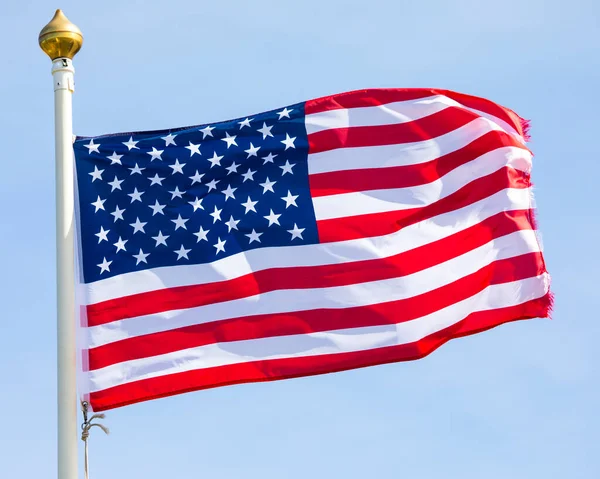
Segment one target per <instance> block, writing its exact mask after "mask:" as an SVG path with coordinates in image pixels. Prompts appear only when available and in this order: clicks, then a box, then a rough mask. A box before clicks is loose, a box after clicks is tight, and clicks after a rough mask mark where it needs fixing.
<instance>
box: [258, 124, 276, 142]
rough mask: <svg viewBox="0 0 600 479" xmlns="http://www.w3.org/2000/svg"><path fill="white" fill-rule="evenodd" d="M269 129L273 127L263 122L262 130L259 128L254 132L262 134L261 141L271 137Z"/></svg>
mask: <svg viewBox="0 0 600 479" xmlns="http://www.w3.org/2000/svg"><path fill="white" fill-rule="evenodd" d="M271 128H273V127H272V126H267V124H266V123H264V122H263V126H262V128H259V129H258V130H256V131H259V132H260V133H262V136H263V140H266V139H267V136H273V133H271Z"/></svg>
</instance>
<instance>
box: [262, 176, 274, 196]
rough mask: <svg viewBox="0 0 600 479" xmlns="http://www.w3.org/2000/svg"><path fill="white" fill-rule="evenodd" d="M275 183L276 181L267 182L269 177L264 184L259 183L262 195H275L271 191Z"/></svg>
mask: <svg viewBox="0 0 600 479" xmlns="http://www.w3.org/2000/svg"><path fill="white" fill-rule="evenodd" d="M275 183H277V182H276V181H269V177H268V176H267V179H266V181H265V182H264V183H259V185H260V186H262V187H263V195H264V194H265V193H266V192H267V191H271V192H273V193H275V191H274V190H273V185H274V184H275Z"/></svg>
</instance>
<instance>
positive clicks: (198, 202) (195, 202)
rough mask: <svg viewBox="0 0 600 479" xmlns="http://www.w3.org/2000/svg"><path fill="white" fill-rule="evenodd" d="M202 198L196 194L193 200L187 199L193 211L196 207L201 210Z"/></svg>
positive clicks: (202, 207)
mask: <svg viewBox="0 0 600 479" xmlns="http://www.w3.org/2000/svg"><path fill="white" fill-rule="evenodd" d="M202 199H203V198H198V197H197V196H196V200H195V201H188V203H189V204H190V205H192V206H193V207H194V211H196V210H198V209H200V210H203V209H204V206H202Z"/></svg>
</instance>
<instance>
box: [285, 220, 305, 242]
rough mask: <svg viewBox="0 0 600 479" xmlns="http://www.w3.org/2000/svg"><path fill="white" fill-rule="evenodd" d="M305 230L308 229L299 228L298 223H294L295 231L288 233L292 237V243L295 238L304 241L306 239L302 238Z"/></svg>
mask: <svg viewBox="0 0 600 479" xmlns="http://www.w3.org/2000/svg"><path fill="white" fill-rule="evenodd" d="M305 229H306V228H298V226H296V223H294V229H291V230H287V232H288V233H290V234H291V235H292V237H291V239H290V241H291V240H293V239H294V238H300V239H301V240H303V239H304V238H303V237H302V232H303V231H304V230H305Z"/></svg>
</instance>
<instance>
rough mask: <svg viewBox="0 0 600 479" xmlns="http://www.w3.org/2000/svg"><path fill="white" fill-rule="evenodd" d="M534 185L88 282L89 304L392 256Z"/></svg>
mask: <svg viewBox="0 0 600 479" xmlns="http://www.w3.org/2000/svg"><path fill="white" fill-rule="evenodd" d="M529 205H530V190H529V189H507V190H503V191H500V192H498V193H496V194H494V195H492V196H490V197H488V198H484V199H483V200H481V201H478V202H476V203H473V204H471V205H468V206H465V207H464V208H461V209H458V210H455V211H451V212H449V213H445V214H442V215H439V216H437V217H435V218H432V219H430V220H425V221H422V222H420V223H417V224H414V225H411V226H408V227H406V228H403V229H402V230H400V231H398V232H396V233H392V234H389V235H384V236H380V237H374V238H361V239H356V240H349V241H340V242H337V243H326V244H314V245H299V246H286V247H277V248H261V249H254V250H249V251H246V252H244V253H239V254H235V255H232V256H228V257H226V258H223V259H220V260H217V261H214V262H212V263H209V264H196V265H180V266H169V267H162V268H154V269H148V270H143V271H134V272H131V273H125V274H122V275H119V276H114V277H112V278H106V279H102V280H100V281H96V282H94V283H89V284H87V285H84V288H85V292H86V295H85V298H86V301H87V303H86V304H95V303H100V302H103V301H107V300H110V299H114V298H119V297H122V296H130V295H133V294H138V293H144V292H147V291H156V290H159V289H163V288H175V287H178V286H188V285H194V284H206V283H213V282H217V281H224V280H228V279H233V278H238V277H240V276H243V275H246V274H251V273H253V272H256V271H261V270H265V269H270V268H289V267H294V266H317V265H327V264H341V263H350V262H353V261H362V260H368V259H374V258H382V257H387V256H392V255H395V254H398V253H401V252H403V251H408V250H411V249H413V248H417V247H419V246H423V245H424V244H428V243H431V242H433V241H437V240H439V239H442V238H446V237H447V236H450V235H451V234H454V233H457V232H459V231H462V230H464V229H466V228H469V227H471V226H473V225H475V224H477V223H479V222H481V221H483V220H485V219H486V218H489V217H490V216H493V215H495V214H497V213H499V212H501V211H510V210H521V209H529Z"/></svg>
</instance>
